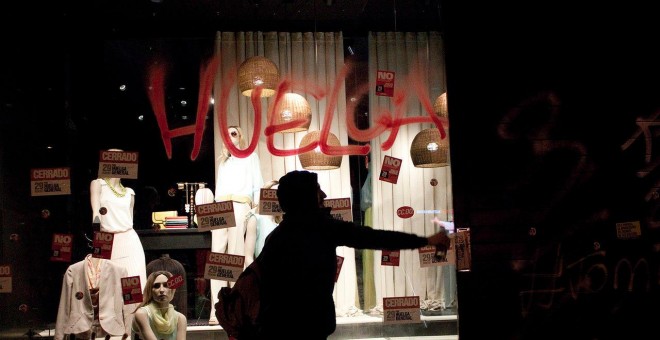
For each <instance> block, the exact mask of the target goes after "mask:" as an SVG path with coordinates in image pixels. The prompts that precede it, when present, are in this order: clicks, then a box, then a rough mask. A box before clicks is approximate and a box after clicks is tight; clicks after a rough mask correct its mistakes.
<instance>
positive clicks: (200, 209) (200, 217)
mask: <svg viewBox="0 0 660 340" xmlns="http://www.w3.org/2000/svg"><path fill="white" fill-rule="evenodd" d="M195 209H196V210H197V222H198V231H208V230H215V229H222V228H229V227H235V226H236V218H235V217H234V202H232V201H222V202H217V203H209V204H200V205H198V206H197V207H196V208H195Z"/></svg>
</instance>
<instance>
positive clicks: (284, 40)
mask: <svg viewBox="0 0 660 340" xmlns="http://www.w3.org/2000/svg"><path fill="white" fill-rule="evenodd" d="M343 51H344V44H343V35H342V33H341V32H314V33H312V32H304V33H300V32H298V33H287V32H218V33H217V35H216V55H217V56H219V57H220V63H221V64H220V65H221V66H220V70H219V72H218V76H217V78H216V81H215V87H214V98H215V100H216V101H215V103H216V105H215V106H214V115H213V116H214V118H213V123H214V124H213V131H214V136H215V137H214V148H215V155H216V159H217V158H219V156H220V154H219V153H220V150H221V145H222V137H220V134H219V130H218V126H219V125H218V113H219V111H220V110H225V108H221V107H218V106H219V105H218V104H219V98H220V91H221V90H222V86H223V80H225V79H227V78H228V77H230V76H232V75H233V76H236V72H237V68H238V65H240V64H241V63H242V62H243V61H244V60H246V59H247V58H249V57H252V56H263V57H266V58H268V59H270V60H271V61H273V62H274V63H275V64H276V65H277V66H278V69H279V71H280V77H281V79H283V78H285V77H289V78H292V79H299V80H300V79H302V80H305V81H308V82H311V83H313V84H315V85H316V86H320V87H321V88H324V89H325V90H326V91H325V92H326V94H329V93H330V91H331V90H332V88H333V86H334V85H335V77H336V76H337V74H338V73H339V71H340V69H341V68H342V67H343V65H344V52H343ZM230 73H231V74H230ZM230 86H231V90H230V94H229V101H228V104H227V107H226V114H227V120H228V121H227V123H228V125H237V126H240V127H241V128H242V130H243V132H244V134H246V135H247V140H248V142H251V141H252V138H253V137H254V136H253V134H252V131H253V128H254V114H255V111H254V108H253V107H252V104H251V103H250V98H249V97H245V96H243V95H242V94H241V93H240V92H239V91H238V87H237V84H236V83H235V82H234V83H233V84H230ZM294 92H296V93H298V94H300V95H302V96H303V97H305V98H306V99H307V101H308V102H309V104H310V106H311V108H312V121H311V125H310V127H309V129H308V131H318V130H321V124H322V123H323V120H324V117H325V110H326V106H327V105H328V103H327V95H326V96H325V97H322V98H320V99H318V100H317V99H315V98H314V97H312V96H311V95H309V94H306V93H303V92H301V91H294ZM273 100H274V96H273V97H270V98H263V99H262V100H261V102H262V113H261V115H262V117H261V118H262V119H261V122H262V123H261V131H260V132H259V144H258V146H257V149H256V152H257V154H258V155H259V159H260V161H261V172H262V175H263V178H264V181H265V182H268V181H270V180H279V179H280V177H282V176H283V175H284V174H286V173H287V172H289V171H292V170H302V166H301V165H300V161H299V159H298V157H297V156H285V157H282V156H273V155H272V154H271V153H270V152H269V151H268V148H267V144H266V136H265V134H264V128H265V127H266V126H267V124H268V120H267V116H266V111H267V109H268V106H269V105H270V104H271V102H272V101H273ZM345 122H346V91H345V86H344V84H343V82H342V84H341V90H340V93H339V96H338V98H337V103H336V108H335V112H334V119H333V122H332V125H331V127H330V132H331V133H333V134H335V135H336V136H337V137H338V138H339V141H340V143H341V145H348V134H347V132H346V123H345ZM306 133H307V132H297V133H285V134H281V133H277V134H275V138H274V145H275V147H276V148H278V149H284V150H291V149H295V148H297V147H299V144H300V141H301V139H302V138H303V136H305V134H306ZM217 166H218V165H217V162H216V173H217ZM315 172H316V173H317V174H318V176H319V183H320V185H321V188H322V189H323V191H325V192H326V194H327V195H328V198H344V197H351V192H352V191H351V182H350V169H349V162H348V157H347V156H344V157H343V159H342V163H341V167H340V168H339V169H336V170H326V171H315ZM337 254H338V255H339V256H343V257H344V263H343V266H342V268H341V273H340V276H339V279H338V282H337V284H336V285H335V304H336V306H337V314H338V315H339V316H345V315H348V314H350V313H353V311H354V310H355V309H356V305H357V304H356V299H357V279H356V269H355V253H354V250H353V249H352V248H346V247H341V248H340V249H338V251H337ZM300 256H301V257H302V256H305V254H300ZM291 284H292V285H296V284H304V282H292V283H291ZM301 307H308V306H301ZM312 312H313V311H312Z"/></svg>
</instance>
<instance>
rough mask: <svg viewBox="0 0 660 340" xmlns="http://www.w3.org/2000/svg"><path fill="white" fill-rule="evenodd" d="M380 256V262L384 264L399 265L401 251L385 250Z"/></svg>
mask: <svg viewBox="0 0 660 340" xmlns="http://www.w3.org/2000/svg"><path fill="white" fill-rule="evenodd" d="M381 254H382V255H381V256H380V264H381V265H383V266H394V267H398V266H399V257H400V255H401V252H400V251H398V250H383V252H382V253H381Z"/></svg>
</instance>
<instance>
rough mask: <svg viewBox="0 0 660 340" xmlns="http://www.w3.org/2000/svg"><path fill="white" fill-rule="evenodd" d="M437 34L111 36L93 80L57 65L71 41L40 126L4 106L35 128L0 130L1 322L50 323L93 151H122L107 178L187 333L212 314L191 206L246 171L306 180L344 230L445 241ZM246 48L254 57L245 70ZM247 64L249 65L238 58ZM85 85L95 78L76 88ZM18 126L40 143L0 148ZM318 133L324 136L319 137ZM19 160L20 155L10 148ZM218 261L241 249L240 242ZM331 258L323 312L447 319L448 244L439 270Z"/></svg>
mask: <svg viewBox="0 0 660 340" xmlns="http://www.w3.org/2000/svg"><path fill="white" fill-rule="evenodd" d="M154 3H156V2H154ZM438 29H439V27H438V28H434V29H425V30H416V31H412V30H411V31H396V30H395V31H391V30H384V31H377V30H366V31H365V32H363V33H351V34H345V33H344V32H343V31H342V30H327V31H316V30H314V31H311V30H281V31H280V30H258V31H231V30H220V31H217V32H216V33H215V35H214V36H213V37H208V36H207V37H185V38H152V37H149V38H125V37H122V38H117V37H113V38H111V39H106V40H105V41H103V43H102V45H103V49H102V53H101V54H99V55H94V58H96V59H95V60H96V62H95V63H93V64H95V65H96V66H95V67H96V68H95V69H94V70H90V72H94V73H95V76H94V77H89V76H88V75H81V73H80V72H81V71H80V67H79V66H72V65H75V63H76V61H77V60H78V59H77V58H79V56H78V55H77V54H76V53H75V51H77V49H74V50H71V51H67V53H72V55H71V56H70V57H69V58H68V59H67V58H65V60H59V61H60V62H62V63H63V65H69V67H72V68H75V69H76V70H77V72H78V73H75V72H71V70H68V69H66V67H65V69H64V70H63V72H62V73H64V75H63V76H62V78H60V79H59V80H61V81H62V83H63V85H62V84H58V85H59V86H60V87H58V88H63V90H61V93H60V92H58V93H56V94H49V95H51V96H54V97H56V98H65V101H66V105H65V108H64V109H63V110H61V112H51V113H49V115H48V116H47V115H45V114H44V113H35V112H33V111H35V109H36V108H35V107H32V106H30V105H29V104H25V102H26V101H27V98H26V97H25V96H22V97H20V98H18V97H17V98H16V99H15V101H14V103H18V102H21V104H20V105H18V104H12V105H15V106H13V107H9V109H10V110H9V111H11V112H10V113H14V114H17V115H20V114H23V113H25V114H29V116H30V117H32V118H30V117H27V118H17V117H16V118H7V117H5V118H3V121H2V133H3V139H2V142H3V146H2V148H0V149H1V151H0V154H1V155H3V161H2V167H1V168H0V170H2V173H3V175H4V178H5V180H4V181H3V184H2V186H0V193H2V197H3V202H7V203H5V204H3V211H2V215H0V217H2V221H3V232H2V235H3V241H2V251H3V253H2V255H3V256H2V261H1V262H0V279H3V280H4V281H0V283H3V286H2V287H0V293H2V294H1V295H0V302H2V305H3V306H4V307H6V308H5V309H4V310H8V311H10V312H9V313H8V315H7V317H8V318H7V320H8V322H7V323H4V322H3V324H4V325H5V326H6V327H7V328H8V329H12V328H21V327H25V326H27V327H28V328H30V329H34V330H48V329H52V328H53V327H54V323H55V321H56V317H57V313H58V307H60V304H61V300H60V287H61V285H62V278H63V275H64V274H65V271H66V270H67V268H68V266H69V265H70V264H71V263H75V262H77V261H82V260H83V259H84V258H85V256H86V255H87V254H89V253H92V252H94V247H93V241H94V237H95V233H94V232H95V229H96V228H98V226H97V225H96V223H97V222H98V221H96V220H95V219H94V217H95V216H96V217H98V215H99V214H98V212H97V211H96V210H97V209H94V208H93V205H94V199H93V196H94V181H96V180H97V178H104V177H106V176H101V172H102V171H103V170H101V168H102V167H103V164H102V163H103V159H102V155H103V152H107V151H108V150H114V151H113V152H118V153H120V154H122V155H124V154H125V153H131V154H133V155H135V159H136V161H135V163H133V166H134V168H130V169H128V170H126V171H127V172H126V173H125V174H122V173H115V175H116V176H107V177H111V178H115V177H121V181H120V182H121V183H119V182H116V183H115V184H113V186H112V187H113V188H114V189H115V190H116V191H115V193H116V196H117V197H120V196H122V195H124V194H126V192H127V191H126V190H127V188H128V189H129V191H128V193H129V194H130V190H132V191H133V192H134V193H135V202H134V209H133V210H132V213H133V216H132V219H133V228H134V229H135V230H136V231H137V234H138V236H139V238H140V241H141V243H142V246H143V248H144V256H145V264H151V265H152V266H153V265H155V263H156V262H158V261H163V259H164V258H165V259H167V260H168V261H169V260H174V261H173V262H175V263H174V266H175V267H176V268H181V267H182V268H183V269H184V272H185V274H186V286H185V289H181V290H180V292H179V296H178V297H177V298H178V299H176V298H175V301H185V307H184V309H185V310H184V311H182V312H183V313H184V314H185V315H186V316H187V317H188V320H189V321H191V322H192V324H193V325H196V324H195V322H197V323H199V324H204V323H205V322H207V321H208V320H209V318H210V317H211V316H212V315H211V313H212V311H211V305H212V304H213V299H211V296H212V295H213V294H212V291H211V285H210V280H209V279H207V278H205V277H204V276H205V272H204V270H205V268H204V267H205V266H204V264H205V260H206V257H207V256H208V254H209V252H212V251H213V250H212V249H211V247H210V244H211V242H212V237H211V235H210V233H209V232H208V231H206V232H199V231H198V230H197V229H199V228H200V224H201V222H200V220H199V219H198V218H199V216H195V215H196V210H195V207H196V206H197V205H201V204H207V203H212V202H214V201H221V200H224V199H225V198H226V196H227V195H229V196H231V197H233V198H231V199H234V198H236V197H237V196H241V194H240V193H238V192H224V188H225V187H226V186H231V185H237V183H240V182H242V181H247V180H248V178H250V181H252V180H253V179H254V178H255V177H256V176H257V174H256V173H258V176H259V180H254V183H258V184H259V186H261V187H263V188H268V189H272V188H276V185H277V184H276V182H274V181H277V180H278V179H279V178H280V177H281V176H283V175H284V174H286V173H287V172H289V171H292V170H302V169H308V170H310V171H313V172H316V173H317V174H318V176H319V183H320V185H321V187H322V188H323V190H324V191H325V192H326V194H327V195H328V197H327V199H328V200H340V201H341V202H348V203H347V204H344V203H341V204H344V205H345V206H344V205H341V204H339V203H338V206H339V205H341V206H342V207H344V208H347V209H344V211H339V210H341V209H339V208H337V211H335V214H336V215H337V217H338V218H342V219H346V220H352V221H354V222H355V223H356V224H358V225H364V226H368V227H371V228H378V229H387V230H399V231H406V232H409V233H415V234H418V235H430V234H432V233H434V232H436V231H438V230H439V229H440V228H445V229H448V230H449V231H450V232H453V231H454V230H453V203H452V190H451V189H452V185H451V166H450V164H451V162H450V157H449V135H448V131H449V130H448V124H449V118H448V116H449V115H448V112H447V105H446V91H447V89H446V76H445V64H444V57H443V55H444V50H443V41H442V36H441V33H440V32H439V30H438ZM255 56H256V57H259V58H262V60H251V59H252V57H255ZM101 58H102V59H101ZM248 60H250V61H254V62H255V63H254V65H251V66H250V65H246V64H245V63H246V62H247V61H248ZM86 63H89V60H87V61H86ZM264 65H265V66H264ZM267 66H273V67H274V70H275V71H274V73H273V71H272V70H270V71H269V70H268V69H266V68H265V67H267ZM250 67H252V68H250ZM92 78H93V80H94V83H93V84H85V83H84V82H83V81H81V80H83V79H92ZM85 86H89V87H91V88H93V90H90V89H84V87H85ZM253 86H257V87H256V88H253ZM19 90H20V89H19ZM19 90H15V91H16V93H18V94H20V91H19ZM54 91H60V90H54ZM252 91H254V92H255V93H256V94H253V93H252ZM18 94H17V96H18ZM259 94H260V96H259ZM91 95H93V96H94V97H93V98H90V97H89V96H91ZM294 95H295V96H294ZM250 96H252V97H250ZM294 99H295V100H296V101H294ZM10 102H11V101H10ZM10 102H8V104H11V103H10ZM31 123H35V124H32V127H33V130H34V131H36V132H35V133H34V134H32V133H31V134H30V135H32V136H38V138H31V140H30V141H29V143H24V142H23V143H16V145H14V144H12V143H11V140H12V139H17V140H21V138H23V137H24V136H21V134H24V133H25V131H27V128H26V127H27V126H28V125H30V124H31ZM286 124H288V125H286ZM319 136H328V139H327V140H325V141H323V140H321V141H320V142H319V139H318V138H319ZM311 137H314V138H311ZM234 142H235V143H236V144H234ZM319 143H320V144H321V146H315V145H317V144H319ZM18 144H20V145H18ZM311 144H315V145H314V146H313V147H310V145H311ZM27 152H29V153H30V157H29V158H27V159H26V158H25V157H24V155H21V154H25V153H27ZM253 155H256V156H255V157H254V159H255V161H254V162H253V163H250V164H251V165H250V166H247V167H246V168H245V169H244V171H240V172H236V170H233V171H234V172H231V174H230V175H226V174H227V173H226V172H223V171H224V168H223V166H224V163H225V162H226V161H227V159H228V158H230V157H236V158H240V159H250V157H253ZM19 156H20V157H19ZM16 157H19V158H16ZM13 159H20V161H18V162H15V161H13ZM108 162H109V163H114V162H113V161H108ZM109 166H110V167H112V165H109ZM35 171H41V172H38V173H43V172H44V171H46V172H47V171H51V172H52V171H65V172H67V176H63V177H61V178H58V181H59V182H52V181H51V182H49V183H48V184H49V185H52V188H53V191H51V192H46V191H43V190H39V189H35V187H34V185H35V182H38V181H39V178H35V175H34V174H35V173H37V172H35ZM28 174H32V177H29V176H28ZM124 175H126V176H124ZM8 178H14V179H15V180H13V179H12V180H11V181H10V180H8ZM220 182H224V183H227V184H225V187H221V186H220V185H219V183H220ZM90 183H92V185H90ZM105 183H106V185H111V184H112V183H110V181H107V180H106V181H105ZM251 183H252V182H251ZM31 185H32V186H33V187H32V191H31V192H25V188H27V187H30V186H31ZM99 185H101V184H99ZM251 185H256V184H251ZM62 190H63V191H62ZM14 196H16V197H19V199H17V200H14V201H12V203H8V202H9V201H8V200H7V199H6V198H8V197H14ZM252 199H254V198H252ZM241 203H245V202H242V201H241ZM251 203H253V204H249V205H248V206H247V208H246V209H245V211H244V212H243V213H242V214H240V215H241V216H239V218H237V219H236V221H235V224H236V225H241V226H242V228H241V230H244V229H245V228H247V226H248V224H249V223H250V222H249V219H250V215H249V214H248V213H249V212H252V213H254V211H253V210H251V208H253V207H256V202H251ZM100 214H101V215H105V214H104V213H100ZM237 216H238V215H237ZM177 217H179V218H178V219H177ZM101 218H105V217H101ZM275 223H276V222H275ZM236 229H237V230H238V228H236ZM26 230H29V232H27V231H26ZM5 236H6V237H5ZM37 236H39V237H37ZM55 238H58V240H60V241H61V240H63V239H65V238H69V239H70V240H71V241H70V242H71V243H70V244H69V245H70V247H71V251H70V254H68V255H67V257H66V258H64V259H62V258H57V259H54V257H56V256H55V255H54V254H53V251H54V247H55V244H56V243H57V242H55V241H54V240H55ZM67 240H68V239H67ZM67 242H68V241H67ZM230 243H231V242H228V245H227V247H228V248H226V249H230V248H231V245H230ZM227 251H228V250H227ZM232 251H236V252H237V254H239V255H245V254H243V253H241V252H243V251H244V249H238V248H234V249H233V250H232ZM337 255H338V256H340V257H341V258H342V260H343V262H342V265H341V271H340V275H339V276H338V280H337V283H336V286H335V294H334V298H335V304H336V312H337V316H338V317H340V318H346V319H350V318H356V317H375V318H382V317H383V315H384V313H385V311H384V309H386V308H385V306H384V305H383V299H384V298H388V297H410V296H415V297H419V303H420V306H419V309H420V310H421V317H423V318H427V317H435V316H439V315H443V316H447V315H453V316H456V314H457V313H456V309H457V301H456V267H455V265H454V263H453V261H455V260H454V257H453V256H455V254H454V252H453V249H450V251H449V253H448V254H447V255H448V256H447V259H445V261H444V262H442V263H437V262H435V261H434V260H433V261H432V260H430V259H429V258H425V257H424V256H423V254H422V252H421V251H417V250H415V251H401V252H385V251H373V250H359V249H352V248H347V247H340V248H339V249H338V250H337ZM301 256H304V254H301ZM3 268H5V269H6V270H7V271H6V273H5V274H3V272H2V270H3ZM179 304H184V303H182V302H179ZM25 316H28V318H27V319H26V318H25ZM25 320H29V322H28V323H29V324H28V325H26V324H25ZM357 323H359V322H357ZM5 326H3V327H5ZM454 327H455V326H454Z"/></svg>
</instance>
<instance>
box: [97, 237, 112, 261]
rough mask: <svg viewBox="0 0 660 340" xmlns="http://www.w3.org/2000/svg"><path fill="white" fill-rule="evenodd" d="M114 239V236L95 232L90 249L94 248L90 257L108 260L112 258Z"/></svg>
mask: <svg viewBox="0 0 660 340" xmlns="http://www.w3.org/2000/svg"><path fill="white" fill-rule="evenodd" d="M114 239H115V235H114V234H112V233H106V232H102V231H95V232H94V241H93V243H92V247H93V248H94V251H93V252H92V257H97V258H101V259H107V260H109V259H110V257H111V256H112V242H113V241H114Z"/></svg>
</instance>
